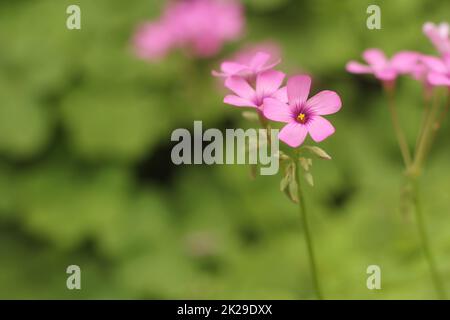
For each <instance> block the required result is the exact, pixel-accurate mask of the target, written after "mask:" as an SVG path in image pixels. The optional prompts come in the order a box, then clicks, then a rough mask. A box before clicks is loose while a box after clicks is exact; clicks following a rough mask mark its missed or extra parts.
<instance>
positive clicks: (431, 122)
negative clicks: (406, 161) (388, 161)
mask: <svg viewBox="0 0 450 320" xmlns="http://www.w3.org/2000/svg"><path fill="white" fill-rule="evenodd" d="M438 113H439V97H438V96H435V97H434V102H433V105H432V107H431V110H430V113H429V115H428V119H427V120H428V121H427V122H426V124H425V127H424V131H423V134H422V136H421V138H420V141H419V145H418V147H417V150H416V154H415V156H414V163H413V165H412V167H413V168H412V169H413V173H414V174H415V175H419V174H420V171H421V170H422V166H423V163H424V161H425V158H426V156H427V153H428V151H429V149H430V144H431V140H433V136H434V131H435V129H434V127H435V123H436V117H437V116H438Z"/></svg>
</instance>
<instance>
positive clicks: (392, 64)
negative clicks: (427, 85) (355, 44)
mask: <svg viewBox="0 0 450 320" xmlns="http://www.w3.org/2000/svg"><path fill="white" fill-rule="evenodd" d="M363 58H364V60H365V61H366V62H367V63H368V65H364V64H361V63H359V62H356V61H350V62H349V63H348V64H347V66H346V69H347V71H348V72H351V73H358V74H359V73H372V74H373V75H374V76H375V77H376V78H377V79H379V80H381V81H392V80H395V79H396V78H397V76H398V75H399V74H405V73H410V72H411V71H412V69H413V68H414V67H415V66H416V64H417V60H418V58H419V54H418V53H416V52H411V51H402V52H399V53H397V54H395V55H394V56H393V57H392V59H391V60H388V59H387V58H386V56H385V55H384V53H383V52H382V51H381V50H379V49H367V50H366V51H364V53H363Z"/></svg>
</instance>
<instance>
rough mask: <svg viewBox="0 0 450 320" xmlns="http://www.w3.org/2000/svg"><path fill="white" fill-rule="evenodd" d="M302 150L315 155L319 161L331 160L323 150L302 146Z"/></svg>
mask: <svg viewBox="0 0 450 320" xmlns="http://www.w3.org/2000/svg"><path fill="white" fill-rule="evenodd" d="M303 148H305V149H307V150H308V151H310V152H311V153H313V154H315V155H316V156H318V157H319V158H321V159H325V160H331V156H330V155H329V154H328V153H326V152H325V150H323V149H321V148H319V147H317V146H304V147H303Z"/></svg>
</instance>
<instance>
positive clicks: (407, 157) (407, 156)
mask: <svg viewBox="0 0 450 320" xmlns="http://www.w3.org/2000/svg"><path fill="white" fill-rule="evenodd" d="M384 90H385V92H386V96H387V100H388V107H389V112H390V114H391V119H392V125H393V127H394V130H395V135H396V137H397V141H398V145H399V147H400V152H401V153H402V157H403V161H404V163H405V167H406V168H409V166H410V165H411V163H412V158H411V153H410V151H409V147H408V142H407V140H406V137H405V133H404V132H403V130H402V128H401V126H400V122H399V120H398V114H397V108H396V107H395V100H394V90H393V88H391V87H390V86H388V85H385V86H384Z"/></svg>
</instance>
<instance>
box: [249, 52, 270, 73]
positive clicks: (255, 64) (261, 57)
mask: <svg viewBox="0 0 450 320" xmlns="http://www.w3.org/2000/svg"><path fill="white" fill-rule="evenodd" d="M269 59H270V55H269V54H268V53H265V52H258V53H256V55H255V56H254V57H253V58H252V60H251V61H250V66H249V67H250V68H251V69H253V70H259V69H261V68H262V67H263V66H264V64H266V63H267V61H269Z"/></svg>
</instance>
